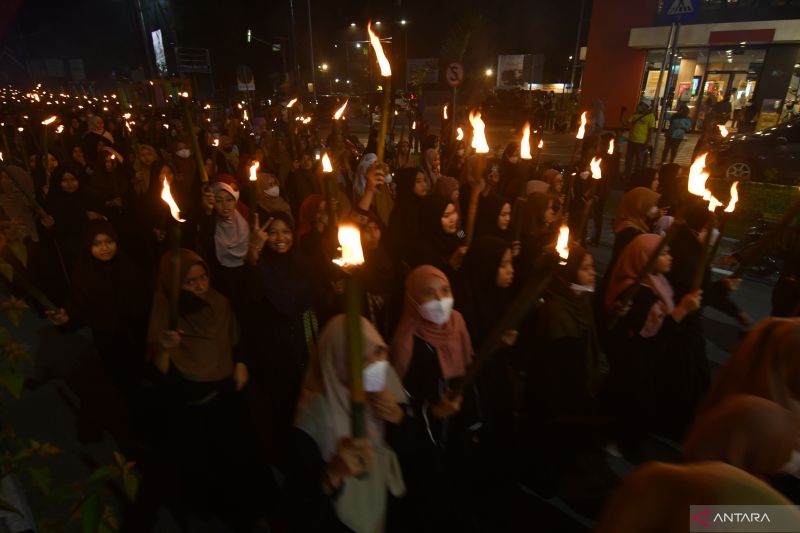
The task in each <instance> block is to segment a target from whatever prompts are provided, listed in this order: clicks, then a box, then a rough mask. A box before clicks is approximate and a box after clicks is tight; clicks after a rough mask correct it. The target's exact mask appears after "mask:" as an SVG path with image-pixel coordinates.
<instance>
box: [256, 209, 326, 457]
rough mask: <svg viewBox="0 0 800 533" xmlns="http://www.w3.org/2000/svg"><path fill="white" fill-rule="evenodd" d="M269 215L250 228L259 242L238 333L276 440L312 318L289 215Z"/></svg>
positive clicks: (292, 401) (296, 388) (285, 423)
mask: <svg viewBox="0 0 800 533" xmlns="http://www.w3.org/2000/svg"><path fill="white" fill-rule="evenodd" d="M272 218H273V219H272V222H271V223H270V224H269V225H268V226H267V227H266V228H264V229H263V230H261V231H258V232H254V241H256V242H258V241H260V242H258V244H253V246H252V248H251V252H250V254H249V255H250V259H249V261H250V263H251V264H252V263H255V264H254V265H253V266H252V267H251V268H250V273H249V282H248V284H249V292H250V301H249V305H248V310H247V312H246V313H245V314H244V316H245V318H244V324H243V328H244V330H243V331H244V345H245V346H246V348H247V351H248V352H247V353H248V354H249V356H250V366H249V368H250V374H251V378H252V383H253V389H254V390H253V393H254V395H255V396H256V397H260V398H262V399H263V401H264V403H268V404H269V405H271V409H272V418H273V423H274V427H273V432H275V433H276V435H275V436H277V438H278V439H279V444H280V442H282V441H284V440H285V437H286V435H287V434H288V432H289V430H290V429H291V425H292V417H293V414H294V407H295V405H296V403H297V397H298V394H299V392H300V384H301V382H302V379H303V374H304V372H305V369H306V365H307V363H308V356H309V343H312V342H314V338H315V336H316V329H317V322H316V320H317V319H316V316H315V314H314V311H313V310H312V304H313V299H314V290H313V285H312V281H311V279H310V278H311V276H310V274H309V271H308V269H307V267H306V265H305V264H303V262H302V261H301V257H300V254H299V251H298V249H297V246H296V243H295V242H294V241H295V234H294V225H293V223H292V219H291V218H290V217H289V216H288V215H286V214H285V213H280V212H278V213H274V214H273V217H272ZM262 408H263V406H262ZM262 429H263V428H262Z"/></svg>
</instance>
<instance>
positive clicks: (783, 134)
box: [706, 118, 800, 185]
mask: <svg viewBox="0 0 800 533" xmlns="http://www.w3.org/2000/svg"><path fill="white" fill-rule="evenodd" d="M706 166H708V167H710V168H711V170H712V175H714V176H715V177H720V178H727V179H728V180H753V181H763V182H769V183H780V184H783V185H800V118H797V119H794V120H790V121H788V122H785V123H783V124H779V125H777V126H773V127H771V128H766V129H764V130H760V131H756V132H753V133H747V134H740V135H731V136H729V137H728V138H726V139H722V140H717V141H712V142H711V143H710V144H709V157H708V159H707V160H706Z"/></svg>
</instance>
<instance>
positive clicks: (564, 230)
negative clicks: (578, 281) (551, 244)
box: [556, 224, 569, 264]
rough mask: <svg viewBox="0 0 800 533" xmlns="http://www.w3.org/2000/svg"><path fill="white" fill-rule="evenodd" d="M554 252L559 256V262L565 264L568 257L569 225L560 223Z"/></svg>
mask: <svg viewBox="0 0 800 533" xmlns="http://www.w3.org/2000/svg"><path fill="white" fill-rule="evenodd" d="M556 252H558V256H559V257H560V258H561V264H566V262H567V259H569V226H567V225H566V224H562V225H561V228H560V229H559V230H558V241H557V242H556Z"/></svg>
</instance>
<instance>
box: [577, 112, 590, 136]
mask: <svg viewBox="0 0 800 533" xmlns="http://www.w3.org/2000/svg"><path fill="white" fill-rule="evenodd" d="M586 123H587V120H586V111H584V112H583V113H581V125H580V127H579V128H578V134H577V135H576V136H575V138H576V139H583V136H584V135H586Z"/></svg>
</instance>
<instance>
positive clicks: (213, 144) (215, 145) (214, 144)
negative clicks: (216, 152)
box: [211, 139, 219, 147]
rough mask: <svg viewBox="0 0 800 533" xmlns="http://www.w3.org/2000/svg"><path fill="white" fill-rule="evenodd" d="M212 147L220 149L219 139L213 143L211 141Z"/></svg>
mask: <svg viewBox="0 0 800 533" xmlns="http://www.w3.org/2000/svg"><path fill="white" fill-rule="evenodd" d="M211 145H212V146H214V147H218V146H219V139H214V140H213V141H211Z"/></svg>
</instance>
